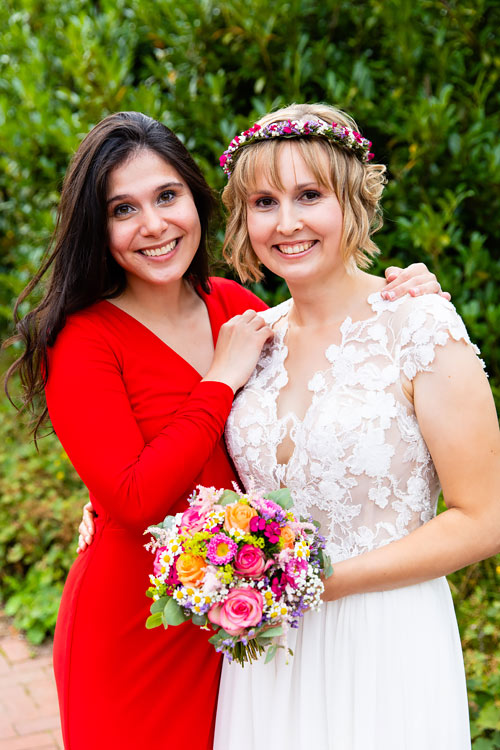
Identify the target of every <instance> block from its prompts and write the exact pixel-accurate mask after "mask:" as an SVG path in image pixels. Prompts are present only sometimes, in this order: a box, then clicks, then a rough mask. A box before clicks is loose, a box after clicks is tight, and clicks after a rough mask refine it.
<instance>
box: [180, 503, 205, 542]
mask: <svg viewBox="0 0 500 750" xmlns="http://www.w3.org/2000/svg"><path fill="white" fill-rule="evenodd" d="M207 515H208V513H207V510H205V509H204V508H200V507H198V506H197V505H190V506H189V508H188V509H187V510H185V511H184V513H183V514H182V518H181V525H180V532H181V533H184V534H189V535H190V536H192V535H193V534H196V532H197V531H201V530H202V529H203V527H204V526H205V523H206V521H207Z"/></svg>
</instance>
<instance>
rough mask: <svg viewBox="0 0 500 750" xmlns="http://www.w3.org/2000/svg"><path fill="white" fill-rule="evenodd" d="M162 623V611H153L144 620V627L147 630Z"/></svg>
mask: <svg viewBox="0 0 500 750" xmlns="http://www.w3.org/2000/svg"><path fill="white" fill-rule="evenodd" d="M161 624H162V613H161V612H155V613H154V615H150V616H149V617H148V619H147V620H146V627H147V629H148V630H152V628H157V627H158V625H161Z"/></svg>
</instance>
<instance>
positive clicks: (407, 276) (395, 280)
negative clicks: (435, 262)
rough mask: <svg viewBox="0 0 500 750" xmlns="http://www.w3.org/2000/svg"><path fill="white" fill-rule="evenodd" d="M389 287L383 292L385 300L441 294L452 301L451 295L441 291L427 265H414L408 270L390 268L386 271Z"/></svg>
mask: <svg viewBox="0 0 500 750" xmlns="http://www.w3.org/2000/svg"><path fill="white" fill-rule="evenodd" d="M385 278H386V279H387V282H388V283H387V286H386V287H384V289H383V290H382V292H381V295H382V297H383V298H384V299H390V300H393V299H397V298H398V297H402V296H403V295H404V294H410V295H411V296H412V297H418V296H419V295H421V294H439V295H440V296H441V297H444V298H445V299H448V300H449V299H451V294H449V293H448V292H443V291H442V290H441V284H440V283H439V281H438V280H437V278H436V276H435V274H433V273H431V272H430V271H429V269H428V268H427V266H426V265H425V263H412V264H411V265H410V266H408V267H407V268H397V267H396V266H389V268H386V269H385Z"/></svg>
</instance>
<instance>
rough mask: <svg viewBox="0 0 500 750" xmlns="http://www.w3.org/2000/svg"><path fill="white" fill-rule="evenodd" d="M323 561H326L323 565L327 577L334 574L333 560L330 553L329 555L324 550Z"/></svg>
mask: <svg viewBox="0 0 500 750" xmlns="http://www.w3.org/2000/svg"><path fill="white" fill-rule="evenodd" d="M323 561H324V567H323V573H324V576H325V578H329V577H330V576H331V575H333V565H332V561H331V560H330V557H329V555H327V554H326V553H325V552H323Z"/></svg>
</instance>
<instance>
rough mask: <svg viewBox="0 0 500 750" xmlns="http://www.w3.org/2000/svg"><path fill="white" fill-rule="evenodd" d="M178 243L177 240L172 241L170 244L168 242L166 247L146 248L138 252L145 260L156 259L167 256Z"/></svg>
mask: <svg viewBox="0 0 500 750" xmlns="http://www.w3.org/2000/svg"><path fill="white" fill-rule="evenodd" d="M178 242H179V240H178V239H176V240H172V242H169V243H168V244H167V245H162V246H161V247H152V248H147V249H145V250H139V251H138V252H139V253H140V254H141V255H145V256H146V257H147V258H157V257H158V256H160V255H169V254H170V253H171V252H173V250H175V248H176V247H177V243H178Z"/></svg>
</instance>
